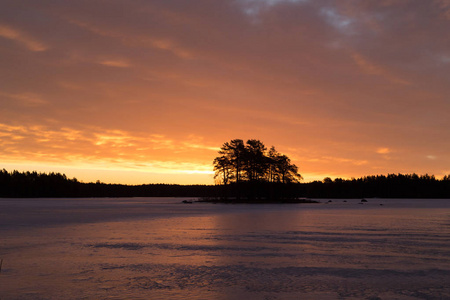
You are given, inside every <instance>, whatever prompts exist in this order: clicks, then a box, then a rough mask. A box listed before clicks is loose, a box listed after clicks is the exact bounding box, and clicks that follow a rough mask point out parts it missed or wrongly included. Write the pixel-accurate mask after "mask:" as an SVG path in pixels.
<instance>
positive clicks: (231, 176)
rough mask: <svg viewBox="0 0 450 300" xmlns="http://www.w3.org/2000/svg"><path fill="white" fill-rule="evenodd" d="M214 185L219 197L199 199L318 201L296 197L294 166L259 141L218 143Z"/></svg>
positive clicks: (220, 200) (226, 201)
mask: <svg viewBox="0 0 450 300" xmlns="http://www.w3.org/2000/svg"><path fill="white" fill-rule="evenodd" d="M213 165H214V171H215V176H214V179H215V181H216V185H222V186H223V194H222V195H221V196H220V197H208V198H203V199H201V200H200V202H213V203H318V202H317V201H312V200H310V199H308V198H304V197H299V196H298V191H297V190H296V187H297V185H296V184H297V183H299V182H300V180H301V179H302V176H301V175H300V174H299V173H298V167H297V166H296V165H295V164H293V163H292V162H291V159H290V158H289V157H287V156H286V155H284V154H282V153H279V152H278V151H277V150H276V149H275V147H274V146H272V147H271V148H270V149H269V150H267V147H266V146H265V145H264V143H263V142H261V141H260V140H256V139H250V140H248V141H247V142H246V143H244V141H243V140H242V139H234V140H231V141H229V142H226V143H224V144H223V145H222V147H221V148H220V151H219V156H218V157H216V158H215V159H214V161H213Z"/></svg>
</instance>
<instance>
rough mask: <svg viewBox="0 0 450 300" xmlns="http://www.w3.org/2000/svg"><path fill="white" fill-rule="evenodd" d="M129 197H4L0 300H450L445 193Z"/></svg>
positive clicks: (0, 204)
mask: <svg viewBox="0 0 450 300" xmlns="http://www.w3.org/2000/svg"><path fill="white" fill-rule="evenodd" d="M129 200H130V201H128V200H126V199H120V200H118V199H89V201H88V200H85V199H64V200H63V199H59V201H57V200H50V199H49V200H46V199H33V200H19V201H18V202H14V200H7V199H3V200H2V199H0V209H1V210H0V215H1V217H2V219H1V221H0V233H1V234H2V243H1V244H0V258H3V259H4V263H3V269H2V273H1V274H0V280H1V286H0V294H1V295H2V298H1V299H2V300H3V299H17V298H20V299H65V298H85V299H98V298H112V299H130V298H132V299H186V298H189V299H241V298H249V299H299V298H300V299H318V298H320V299H342V298H345V299H393V298H395V299H449V298H450V287H449V286H448V285H446V284H444V283H446V282H450V257H449V255H448V253H449V251H450V226H449V224H450V202H449V201H448V200H447V201H446V200H428V201H425V200H422V201H419V200H371V199H369V202H368V203H367V204H364V205H357V202H358V201H356V200H348V201H347V202H339V201H333V202H332V203H329V204H327V205H325V204H317V205H297V204H290V205H213V204H198V203H195V204H193V205H188V206H186V205H182V204H181V205H179V202H180V199H145V198H141V199H129ZM377 201H378V203H377ZM381 202H382V203H383V204H384V205H383V206H380V205H379V203H381ZM324 203H325V202H324ZM58 214H59V215H58Z"/></svg>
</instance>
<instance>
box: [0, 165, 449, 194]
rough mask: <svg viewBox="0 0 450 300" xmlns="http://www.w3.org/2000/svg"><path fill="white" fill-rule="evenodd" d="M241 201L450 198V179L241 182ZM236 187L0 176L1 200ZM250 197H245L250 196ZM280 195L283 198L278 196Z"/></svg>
mask: <svg viewBox="0 0 450 300" xmlns="http://www.w3.org/2000/svg"><path fill="white" fill-rule="evenodd" d="M239 184H240V185H241V186H240V193H241V196H242V197H246V196H247V194H250V195H251V197H253V198H255V199H259V198H264V197H266V196H267V195H276V198H279V199H282V198H302V197H307V198H370V197H379V198H449V199H450V176H448V175H447V176H444V178H442V179H436V178H435V177H434V176H433V175H427V174H426V175H417V174H388V175H376V176H366V177H362V178H358V179H341V178H336V179H334V180H332V179H331V178H325V179H324V180H322V181H313V182H307V183H299V182H286V183H283V182H281V181H280V182H264V181H259V182H248V181H247V182H241V183H239ZM236 185H237V183H236V182H230V183H229V184H227V185H224V184H216V185H177V184H144V185H123V184H106V183H102V182H100V181H97V182H95V183H93V182H90V183H84V182H80V181H78V180H77V179H76V178H72V179H70V178H67V177H66V175H64V174H60V173H48V174H47V173H38V172H18V171H12V172H8V171H7V170H5V169H3V170H1V171H0V197H2V198H39V197H46V198H49V197H55V198H66V197H67V198H69V197H205V198H207V197H215V198H224V197H229V198H233V197H236V194H235V193H236V190H237V189H236ZM246 193H247V194H246ZM280 193H282V195H280Z"/></svg>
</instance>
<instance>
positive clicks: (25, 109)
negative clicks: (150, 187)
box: [0, 0, 450, 183]
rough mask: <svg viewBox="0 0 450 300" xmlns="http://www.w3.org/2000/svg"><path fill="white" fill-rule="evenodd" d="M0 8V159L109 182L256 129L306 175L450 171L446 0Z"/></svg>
mask: <svg viewBox="0 0 450 300" xmlns="http://www.w3.org/2000/svg"><path fill="white" fill-rule="evenodd" d="M0 3H1V6H2V10H1V11H0V20H2V21H1V23H0V79H1V80H0V103H1V105H0V123H1V124H0V144H1V145H2V146H1V147H0V158H1V160H2V161H3V162H5V163H6V162H8V163H11V164H13V163H14V164H16V165H19V164H22V165H23V166H24V169H27V164H28V165H31V164H32V163H39V164H43V165H45V164H56V165H61V166H67V165H71V166H79V167H80V168H82V167H83V166H86V165H89V166H91V167H92V168H103V167H104V166H105V165H108V168H109V169H111V172H113V170H118V171H117V172H118V173H117V176H118V177H117V178H116V179H115V180H116V181H118V182H119V181H123V180H122V179H120V173H119V171H120V170H123V169H134V170H138V171H141V172H154V173H159V174H163V173H168V172H169V173H173V174H176V173H177V172H178V173H179V174H181V173H183V172H186V171H188V170H191V171H194V172H196V171H198V172H206V171H207V170H211V162H212V160H213V158H214V157H215V155H216V150H215V149H216V148H218V147H220V145H221V144H222V143H223V142H225V141H228V140H230V139H232V138H243V139H247V138H257V139H261V140H262V141H264V142H265V143H266V144H267V146H271V145H275V146H276V147H277V148H278V150H279V151H281V152H284V153H286V154H288V155H289V156H290V157H291V158H292V159H293V161H294V162H295V163H296V164H297V165H298V166H299V167H300V171H301V173H302V174H303V175H304V177H305V178H306V180H310V179H316V178H323V177H325V176H331V177H337V176H342V177H352V176H355V177H358V176H363V175H370V174H379V173H387V172H418V173H426V172H428V173H433V174H436V175H437V176H442V175H444V174H446V173H449V172H450V158H449V157H450V155H449V154H450V131H449V130H448V128H450V102H449V98H448V97H449V95H450V84H449V83H450V78H449V74H450V38H449V37H448V31H449V29H450V17H449V16H450V5H449V2H448V1H444V0H435V1H421V0H383V1H379V0H377V1H375V0H374V1H356V0H342V1H331V0H319V1H308V0H301V1H300V0H297V1H296V0H270V1H269V0H258V1H257V0H233V1H231V0H230V1H209V0H196V1H184V0H171V1H163V0H161V1H143V0H142V1H122V0H113V1H108V2H104V1H100V0H98V1H97V0H91V1H68V0H67V1H64V0H62V1H56V2H55V1H45V0H44V1H32V0H29V1H26V0H25V1H19V2H18V1H5V0H0ZM189 145H190V146H189ZM194 145H196V146H194ZM142 149H145V150H142ZM430 157H432V158H433V159H430ZM0 167H1V166H0ZM68 175H69V176H70V174H68ZM209 176H210V175H209ZM195 178H196V177H195V174H194V175H192V176H191V177H190V179H189V180H191V182H196V183H198V182H200V181H201V180H205V177H201V179H198V178H200V177H198V178H197V179H195ZM100 179H101V178H100ZM177 179H178V177H177ZM155 180H157V179H155ZM165 180H166V181H167V180H168V179H167V178H165ZM208 180H209V179H208ZM212 182H213V181H212V177H211V181H210V182H205V183H212Z"/></svg>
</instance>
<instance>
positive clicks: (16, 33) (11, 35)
mask: <svg viewBox="0 0 450 300" xmlns="http://www.w3.org/2000/svg"><path fill="white" fill-rule="evenodd" d="M0 37H3V38H6V39H10V40H13V41H16V42H18V43H20V44H22V45H23V46H25V47H26V48H27V49H28V50H31V51H38V52H39V51H45V50H47V49H48V46H46V45H45V44H44V43H42V42H40V41H38V40H36V39H34V38H33V37H31V36H29V35H28V34H26V33H24V32H22V31H20V30H18V29H15V28H13V27H11V26H8V25H4V24H0Z"/></svg>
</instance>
